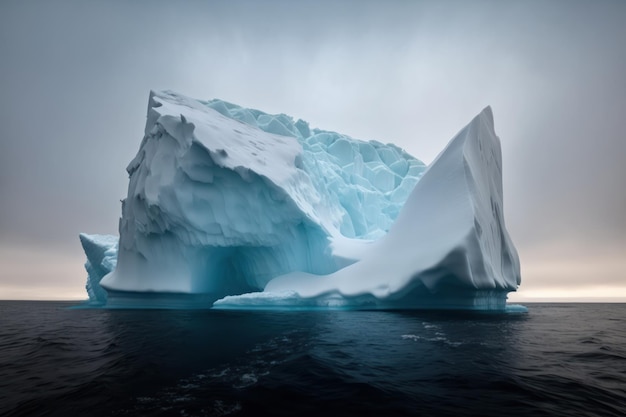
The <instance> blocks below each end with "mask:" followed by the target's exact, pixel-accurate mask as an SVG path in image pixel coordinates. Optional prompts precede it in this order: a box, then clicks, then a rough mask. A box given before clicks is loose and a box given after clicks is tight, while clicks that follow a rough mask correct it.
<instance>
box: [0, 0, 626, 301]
mask: <svg viewBox="0 0 626 417" xmlns="http://www.w3.org/2000/svg"><path fill="white" fill-rule="evenodd" d="M625 17H626V4H624V3H623V2H619V1H600V2H595V3H593V4H590V3H587V2H576V1H574V2H572V1H561V2H559V1H557V2H550V3H544V2H527V3H524V4H521V3H520V4H503V3H502V2H493V1H482V2H474V3H472V4H471V5H469V4H467V3H463V2H453V1H451V2H414V3H407V2H387V3H385V4H384V5H382V4H380V3H376V2H339V3H333V2H322V3H315V4H293V3H290V2H280V1H274V2H268V3H265V4H264V5H261V4H258V3H254V2H231V3H226V2H215V3H210V4H205V3H203V2H190V3H187V4H185V5H179V4H177V5H173V4H169V3H166V2H134V3H132V4H126V3H121V2H119V3H117V2H111V3H107V4H104V3H102V4H99V3H89V4H86V3H84V2H78V1H63V2H58V3H56V4H51V3H49V2H43V1H42V2H31V3H28V4H25V3H22V2H5V3H3V4H2V5H0V56H2V57H3V59H2V61H0V74H2V77H1V78H0V88H2V91H3V95H2V97H1V98H0V111H1V113H0V114H1V115H2V116H0V117H1V118H2V119H1V122H2V123H0V196H1V198H0V213H1V215H0V264H1V265H2V269H1V270H0V298H37V299H41V298H54V299H63V298H81V294H82V297H83V298H84V297H85V295H84V289H83V286H84V280H85V276H86V274H85V272H84V269H83V263H84V258H83V255H82V251H81V249H80V245H79V242H78V233H79V232H90V233H110V234H117V223H118V218H119V216H120V207H119V199H121V198H123V197H124V196H125V194H126V188H127V186H128V178H127V174H126V172H125V168H126V165H127V164H128V162H129V161H130V160H131V159H132V158H133V156H134V155H135V153H136V151H137V149H138V147H139V143H140V141H141V138H142V136H143V129H144V123H145V112H146V104H147V97H148V93H149V91H150V90H151V89H172V90H175V91H180V92H181V93H183V94H186V95H189V96H192V97H196V98H200V99H209V98H215V97H217V98H221V99H224V100H227V101H230V102H234V103H237V104H241V105H244V106H246V107H254V108H258V109H260V110H263V111H266V112H269V113H281V112H282V113H287V114H290V115H292V116H294V117H295V118H303V119H305V120H307V121H308V122H310V124H311V125H312V126H314V127H323V128H325V129H330V130H335V131H339V132H342V133H346V134H349V135H350V136H353V137H355V138H359V139H365V140H368V139H376V140H379V141H381V142H385V143H386V142H391V143H395V144H397V145H399V146H402V147H403V148H405V149H406V150H407V151H408V152H409V153H411V154H412V155H414V156H415V157H417V158H420V159H422V160H423V161H424V162H427V163H428V162H431V161H432V160H433V159H434V158H435V157H436V155H437V154H438V152H439V151H441V150H442V149H443V147H444V146H445V144H446V143H447V142H448V140H450V139H451V138H452V137H453V136H454V135H455V134H456V132H457V131H458V130H459V129H460V128H461V127H463V126H464V125H465V124H466V123H467V122H468V121H469V120H471V119H472V117H474V116H475V115H476V114H477V113H478V112H480V110H481V109H482V108H484V107H485V106H487V105H491V107H492V108H493V110H494V115H495V124H496V126H495V128H496V133H497V134H498V136H499V137H500V138H501V140H502V150H503V165H504V179H503V180H504V200H505V204H504V213H505V218H506V222H507V228H508V230H509V232H510V233H511V236H512V238H513V241H514V242H515V244H516V246H517V248H518V249H519V252H520V258H521V263H522V285H521V287H520V292H519V294H516V295H515V296H514V297H521V298H523V297H524V296H526V297H529V298H534V297H546V296H547V297H575V298H576V299H585V298H589V297H622V299H626V276H625V274H626V260H625V259H624V257H623V254H624V253H626V190H625V189H624V187H623V186H622V182H623V180H624V178H626V166H625V165H624V164H623V162H622V159H623V157H624V155H626V138H624V133H623V132H624V131H623V126H622V119H623V115H624V109H626V80H625V79H624V77H623V74H624V73H626V50H625V49H624V48H621V47H620V40H621V39H625V38H626V28H625V27H624V25H623V21H624V18H625Z"/></svg>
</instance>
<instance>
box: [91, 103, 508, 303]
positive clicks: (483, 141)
mask: <svg viewBox="0 0 626 417" xmlns="http://www.w3.org/2000/svg"><path fill="white" fill-rule="evenodd" d="M127 170H128V173H129V175H130V183H129V188H128V196H127V198H126V199H125V200H124V201H123V203H122V218H121V219H120V228H119V229H120V241H119V253H118V262H117V267H116V268H115V270H114V271H112V272H111V273H108V274H107V275H106V276H104V278H102V279H101V281H100V278H101V277H102V274H101V273H102V272H103V271H104V270H103V269H102V270H98V271H95V272H94V273H93V274H92V272H91V271H90V284H89V285H90V286H91V287H92V290H91V291H90V292H89V295H90V298H91V299H92V300H93V299H96V300H98V301H101V300H102V299H103V296H102V294H105V295H106V294H108V297H107V299H106V303H107V305H108V306H112V307H115V306H124V307H209V306H211V305H212V303H213V302H214V301H215V300H217V299H219V298H222V297H226V298H223V299H222V300H220V301H219V302H217V303H216V307H220V308H242V307H245V308H250V307H264V308H266V307H275V306H282V307H301V306H343V307H351V308H361V307H367V308H370V307H382V308H395V307H399V308H405V307H414V308H421V307H442V308H456V307H461V308H496V309H500V308H503V307H504V303H505V300H506V293H507V292H509V291H514V290H515V289H516V288H517V285H518V284H519V261H518V258H517V254H516V252H515V249H514V247H513V245H512V243H511V242H510V239H509V237H508V234H507V232H506V229H505V228H504V219H503V217H502V183H501V177H502V173H501V157H500V145H499V140H498V138H497V137H496V135H495V133H494V130H493V119H492V115H491V110H490V109H485V110H484V111H483V112H482V113H481V114H480V115H479V116H477V117H476V118H475V119H474V120H473V121H472V122H471V123H470V124H469V125H468V126H467V127H466V128H465V129H463V130H462V131H461V132H460V133H459V134H458V135H457V136H456V137H455V138H454V139H453V140H452V141H451V143H450V144H449V145H448V147H447V148H446V149H445V150H444V151H443V152H442V154H441V155H440V156H439V157H438V159H437V160H436V161H435V162H434V163H433V164H432V165H431V166H430V167H429V168H428V170H427V171H426V173H424V171H425V166H424V164H423V163H421V162H420V161H419V160H417V159H415V158H413V157H412V156H410V155H408V154H407V153H406V152H404V151H403V150H402V149H400V148H398V147H396V146H394V145H384V144H382V143H380V142H376V141H370V142H363V141H358V140H354V139H352V138H349V137H347V136H345V135H341V134H338V133H335V132H328V131H322V130H319V129H311V128H310V127H309V125H308V124H307V123H306V122H304V121H302V120H297V121H294V120H293V119H292V118H291V117H289V116H286V115H284V114H279V115H269V114H266V113H263V112H260V111H258V110H252V109H245V108H241V107H239V106H236V105H233V104H230V103H227V102H224V101H220V100H212V101H198V100H193V99H190V98H187V97H184V96H182V95H179V94H175V93H173V92H158V93H154V92H153V93H151V95H150V99H149V106H148V118H147V122H146V129H145V136H144V139H143V141H142V143H141V146H140V149H139V151H138V153H137V156H136V157H135V158H134V159H133V161H131V163H130V164H129V166H128V168H127ZM422 175H423V177H422ZM420 178H421V179H420ZM416 184H417V185H416ZM85 239H86V240H85ZM81 240H84V241H83V246H85V241H87V242H89V239H87V238H83V236H81ZM92 240H93V239H92ZM87 246H89V245H87ZM87 246H86V247H85V250H86V252H87V253H88V258H89V260H90V264H91V265H95V264H98V262H99V261H98V259H99V258H98V257H97V256H96V257H94V255H90V251H91V252H93V251H92V250H91V249H88V247H87ZM90 256H91V257H90ZM92 258H93V261H92ZM96 258H98V259H96ZM92 269H93V268H92ZM88 270H89V268H88ZM92 276H93V277H95V278H92ZM97 281H99V284H98V282H97ZM98 285H100V286H101V287H102V289H104V290H106V292H104V291H102V293H99V290H101V289H100V287H99V286H98ZM94 288H95V290H94ZM242 294H244V295H242Z"/></svg>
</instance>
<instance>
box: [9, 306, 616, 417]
mask: <svg viewBox="0 0 626 417" xmlns="http://www.w3.org/2000/svg"><path fill="white" fill-rule="evenodd" d="M75 306H76V303H75V302H40V301H0V415H1V416H7V417H8V416H64V417H66V416H294V417H295V416H321V417H330V416H370V415H371V416H383V417H384V416H498V417H500V416H507V417H510V416H620V417H623V416H625V415H626V304H526V306H527V307H528V312H526V313H469V312H438V311H214V310H105V309H86V308H74V307H75Z"/></svg>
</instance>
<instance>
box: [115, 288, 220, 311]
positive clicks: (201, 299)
mask: <svg viewBox="0 0 626 417" xmlns="http://www.w3.org/2000/svg"><path fill="white" fill-rule="evenodd" d="M107 293H108V298H107V302H106V306H105V307H106V308H122V309H135V308H138V309H157V310H158V309H209V308H211V306H212V305H213V302H214V301H215V300H217V299H218V298H219V297H218V296H217V294H211V293H203V294H185V293H173V292H134V291H115V290H110V289H109V290H107Z"/></svg>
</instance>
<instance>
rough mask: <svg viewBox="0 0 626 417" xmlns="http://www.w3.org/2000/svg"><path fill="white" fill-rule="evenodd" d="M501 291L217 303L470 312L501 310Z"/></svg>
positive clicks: (267, 296) (281, 295)
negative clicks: (399, 296) (383, 297)
mask: <svg viewBox="0 0 626 417" xmlns="http://www.w3.org/2000/svg"><path fill="white" fill-rule="evenodd" d="M509 292H510V291H502V290H465V291H452V290H447V291H441V292H437V293H431V292H428V291H425V290H424V289H423V288H420V289H414V290H413V291H410V292H408V293H406V294H405V295H404V296H402V297H401V298H393V299H392V298H385V299H378V298H376V297H374V296H373V295H370V294H364V295H359V296H354V297H345V296H342V295H340V294H337V293H329V294H324V295H322V296H319V297H311V298H303V297H300V296H299V295H298V294H297V293H296V292H294V291H286V292H276V293H272V292H256V293H248V294H242V295H235V296H228V297H224V298H222V299H220V300H217V301H216V302H215V303H214V304H213V308H214V309H221V310H316V309H323V310H328V309H336V310H472V311H505V310H506V309H507V304H506V300H507V294H508V293H509Z"/></svg>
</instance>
